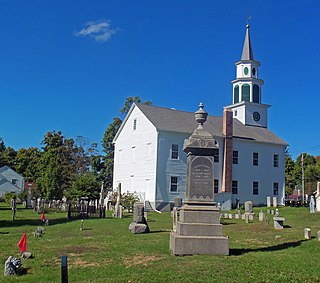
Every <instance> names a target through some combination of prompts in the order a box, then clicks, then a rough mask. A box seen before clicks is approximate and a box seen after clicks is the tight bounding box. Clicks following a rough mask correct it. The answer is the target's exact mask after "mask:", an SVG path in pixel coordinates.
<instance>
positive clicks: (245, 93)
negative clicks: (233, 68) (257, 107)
mask: <svg viewBox="0 0 320 283" xmlns="http://www.w3.org/2000/svg"><path fill="white" fill-rule="evenodd" d="M241 90H242V101H250V86H249V85H248V84H243V85H242V89H241Z"/></svg>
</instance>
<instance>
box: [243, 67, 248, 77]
mask: <svg viewBox="0 0 320 283" xmlns="http://www.w3.org/2000/svg"><path fill="white" fill-rule="evenodd" d="M243 72H244V74H245V75H248V73H249V69H248V67H245V68H244V70H243Z"/></svg>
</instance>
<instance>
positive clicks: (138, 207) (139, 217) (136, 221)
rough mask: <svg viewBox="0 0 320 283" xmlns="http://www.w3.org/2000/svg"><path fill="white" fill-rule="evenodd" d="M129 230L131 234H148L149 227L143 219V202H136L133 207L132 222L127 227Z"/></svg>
mask: <svg viewBox="0 0 320 283" xmlns="http://www.w3.org/2000/svg"><path fill="white" fill-rule="evenodd" d="M129 230H130V231H131V233H133V234H142V233H149V232H150V230H149V226H148V223H147V220H146V218H145V217H144V204H143V202H136V203H135V204H134V205H133V221H132V222H131V223H130V225H129Z"/></svg>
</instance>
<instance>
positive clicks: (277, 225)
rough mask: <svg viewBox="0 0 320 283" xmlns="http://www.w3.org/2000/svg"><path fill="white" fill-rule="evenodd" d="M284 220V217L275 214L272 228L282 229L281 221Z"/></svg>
mask: <svg viewBox="0 0 320 283" xmlns="http://www.w3.org/2000/svg"><path fill="white" fill-rule="evenodd" d="M284 221H285V218H284V217H280V216H275V217H273V226H274V229H276V230H280V229H283V223H284Z"/></svg>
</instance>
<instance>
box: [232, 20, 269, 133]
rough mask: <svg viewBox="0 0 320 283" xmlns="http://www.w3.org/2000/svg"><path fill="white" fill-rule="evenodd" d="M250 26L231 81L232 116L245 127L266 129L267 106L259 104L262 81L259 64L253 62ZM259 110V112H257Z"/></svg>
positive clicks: (247, 27)
mask: <svg viewBox="0 0 320 283" xmlns="http://www.w3.org/2000/svg"><path fill="white" fill-rule="evenodd" d="M249 29H250V26H249V24H247V25H246V35H245V39H244V44H243V49H242V55H241V60H240V61H238V62H236V63H235V65H236V79H235V80H233V81H232V86H233V92H232V94H233V95H232V102H233V104H232V105H231V106H229V108H231V109H232V110H233V114H234V115H233V116H234V117H235V118H237V119H238V120H240V121H241V122H242V123H243V124H245V125H252V126H260V127H267V111H266V109H267V108H268V107H269V105H265V104H262V102H261V87H262V85H263V83H264V82H263V80H261V79H260V78H259V76H258V68H259V67H260V62H259V61H256V60H254V57H253V51H252V45H251V40H250V30H249ZM258 110H259V111H258Z"/></svg>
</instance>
